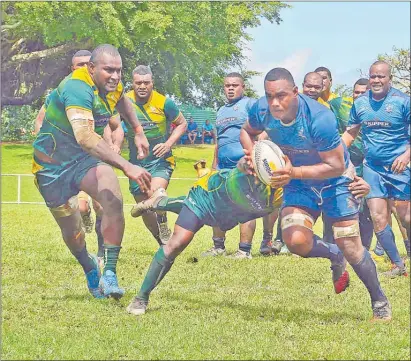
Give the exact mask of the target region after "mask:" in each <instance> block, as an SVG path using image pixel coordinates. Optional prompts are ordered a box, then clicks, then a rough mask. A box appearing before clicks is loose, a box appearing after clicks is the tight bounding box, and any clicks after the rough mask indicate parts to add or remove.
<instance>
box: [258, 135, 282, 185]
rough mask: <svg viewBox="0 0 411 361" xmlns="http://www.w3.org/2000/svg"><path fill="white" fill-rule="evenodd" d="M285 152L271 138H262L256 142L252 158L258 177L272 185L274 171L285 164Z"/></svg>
mask: <svg viewBox="0 0 411 361" xmlns="http://www.w3.org/2000/svg"><path fill="white" fill-rule="evenodd" d="M283 156H284V153H283V152H282V150H281V149H280V147H279V146H278V145H276V144H274V143H273V142H271V141H270V140H260V141H258V142H256V143H255V144H254V147H253V152H252V154H251V160H252V162H253V166H254V170H255V172H256V173H257V177H258V179H259V180H260V181H261V182H263V183H264V184H266V185H270V178H271V177H272V176H273V175H274V174H273V172H274V171H275V170H277V169H281V168H283V167H284V166H285V161H284V158H283Z"/></svg>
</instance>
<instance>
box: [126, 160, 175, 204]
mask: <svg viewBox="0 0 411 361" xmlns="http://www.w3.org/2000/svg"><path fill="white" fill-rule="evenodd" d="M133 164H136V165H138V166H140V167H143V168H144V169H145V170H146V171H148V172H149V173H150V174H151V177H152V178H163V179H165V180H166V181H170V178H171V175H172V174H173V171H174V167H175V164H176V163H175V160H174V156H170V157H168V158H165V159H164V158H159V159H156V160H154V161H151V162H144V163H138V162H134V163H133ZM129 189H130V193H131V194H132V195H133V196H137V195H140V194H142V193H141V191H140V186H139V185H138V184H137V183H136V182H135V181H133V180H131V179H129Z"/></svg>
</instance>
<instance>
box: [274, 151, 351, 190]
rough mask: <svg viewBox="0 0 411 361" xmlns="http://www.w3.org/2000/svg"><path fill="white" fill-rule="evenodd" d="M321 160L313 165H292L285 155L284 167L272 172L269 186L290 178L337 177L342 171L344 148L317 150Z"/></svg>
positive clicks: (286, 182)
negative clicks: (326, 150) (325, 150)
mask: <svg viewBox="0 0 411 361" xmlns="http://www.w3.org/2000/svg"><path fill="white" fill-rule="evenodd" d="M318 154H319V156H320V158H321V160H322V162H321V163H318V164H314V165H306V166H300V167H293V166H292V164H291V161H290V160H289V158H288V157H285V161H286V164H285V167H284V168H282V169H278V170H276V171H275V172H273V174H274V176H273V177H272V178H271V187H274V188H278V187H282V186H285V185H286V184H288V183H289V182H290V181H291V179H328V178H335V177H339V176H341V175H342V174H343V173H344V170H345V164H344V148H343V145H342V144H340V145H339V146H338V147H336V148H334V149H332V150H330V151H328V152H318Z"/></svg>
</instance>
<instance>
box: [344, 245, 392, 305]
mask: <svg viewBox="0 0 411 361" xmlns="http://www.w3.org/2000/svg"><path fill="white" fill-rule="evenodd" d="M351 266H352V268H353V269H354V271H355V273H356V274H357V276H358V278H359V279H360V280H361V281H362V283H364V285H365V287H367V290H368V292H369V293H370V296H371V302H372V303H374V302H375V301H383V300H386V299H387V297H386V296H385V294H384V292H383V290H382V289H381V286H380V281H379V280H378V275H377V269H376V267H375V263H374V261H373V260H372V259H371V255H370V253H369V252H368V251H367V250H366V249H365V248H364V254H363V256H362V258H361V261H360V262H358V263H357V264H351Z"/></svg>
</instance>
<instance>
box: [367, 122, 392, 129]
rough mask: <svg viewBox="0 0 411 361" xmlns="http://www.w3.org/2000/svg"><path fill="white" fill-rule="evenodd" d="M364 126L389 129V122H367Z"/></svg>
mask: <svg viewBox="0 0 411 361" xmlns="http://www.w3.org/2000/svg"><path fill="white" fill-rule="evenodd" d="M364 124H365V126H367V127H369V128H391V123H390V122H384V121H382V120H368V121H365V122H364Z"/></svg>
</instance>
